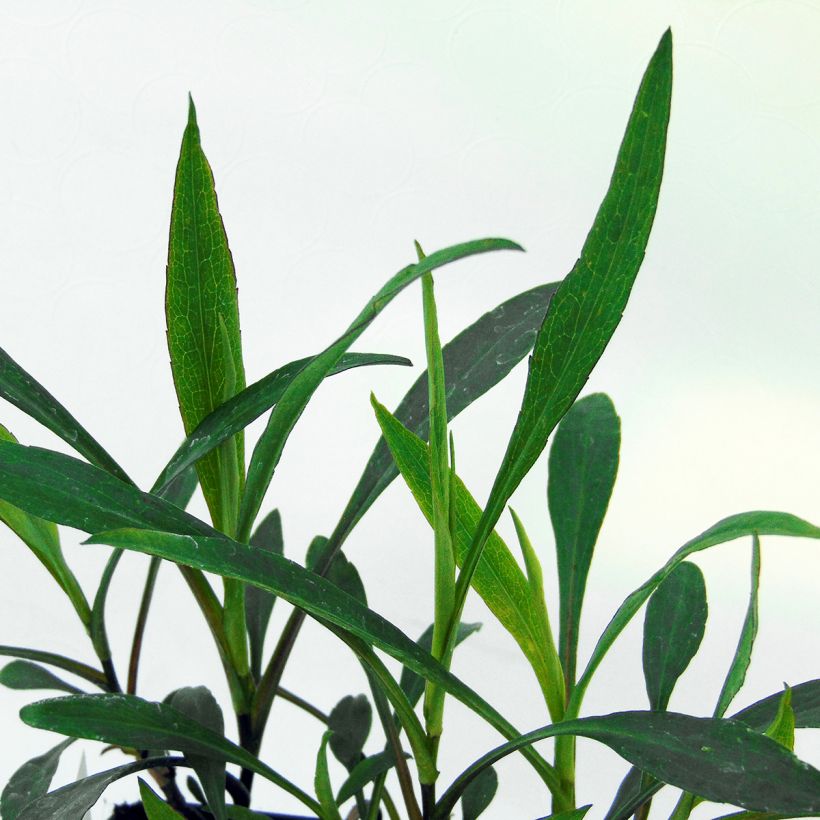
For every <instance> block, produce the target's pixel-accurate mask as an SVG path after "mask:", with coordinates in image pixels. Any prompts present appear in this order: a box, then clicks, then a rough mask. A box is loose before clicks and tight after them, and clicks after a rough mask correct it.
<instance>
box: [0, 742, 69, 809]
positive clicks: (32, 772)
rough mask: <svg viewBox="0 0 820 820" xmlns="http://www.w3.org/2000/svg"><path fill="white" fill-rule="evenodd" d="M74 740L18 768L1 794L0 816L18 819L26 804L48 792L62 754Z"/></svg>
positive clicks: (61, 744) (59, 744)
mask: <svg viewBox="0 0 820 820" xmlns="http://www.w3.org/2000/svg"><path fill="white" fill-rule="evenodd" d="M73 742H74V738H69V739H68V740H64V741H63V742H62V743H58V744H57V745H56V746H55V747H54V748H53V749H49V750H48V751H47V752H45V754H41V755H38V756H37V757H34V758H32V759H31V760H29V761H27V762H26V763H24V764H23V765H22V766H21V767H20V768H19V769H17V771H16V772H15V773H14V774H13V775H12V776H11V779H10V780H9V782H8V783H7V784H6V786H5V788H4V789H3V793H2V795H0V817H3V820H17V818H18V817H19V816H20V814H21V813H22V811H23V809H25V808H26V806H28V805H29V804H30V803H32V802H33V801H34V800H37V799H38V798H39V797H42V796H43V795H44V794H46V792H48V787H49V786H50V785H51V779H52V778H53V777H54V773H55V772H56V771H57V766H58V765H59V763H60V756H61V755H62V753H63V752H64V751H65V750H66V749H67V748H68V747H69V746H70V745H71V744H72V743H73Z"/></svg>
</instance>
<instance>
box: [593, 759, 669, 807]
mask: <svg viewBox="0 0 820 820" xmlns="http://www.w3.org/2000/svg"><path fill="white" fill-rule="evenodd" d="M665 785H666V784H665V783H658V782H657V781H656V780H655V779H654V778H652V777H649V775H647V774H644V773H643V772H642V771H641V770H640V769H639V768H637V767H636V766H633V767H632V768H631V769H630V770H629V771H628V772H627V773H626V776H625V777H624V779H623V780H622V781H621V785H620V786H619V787H618V791H617V792H616V794H615V799H614V800H613V801H612V805H611V806H610V807H609V811H608V812H607V813H606V816H605V817H604V820H616V818H621V820H626V818H628V817H631V816H632V815H633V814H634V813H635V812H636V811H637V810H638V808H640V807H641V806H642V805H643V804H644V802H646V800H648V799H650V798H651V797H652V796H653V795H654V794H655V793H656V792H658V791H659V790H660V789H662V788H663V787H664V786H665Z"/></svg>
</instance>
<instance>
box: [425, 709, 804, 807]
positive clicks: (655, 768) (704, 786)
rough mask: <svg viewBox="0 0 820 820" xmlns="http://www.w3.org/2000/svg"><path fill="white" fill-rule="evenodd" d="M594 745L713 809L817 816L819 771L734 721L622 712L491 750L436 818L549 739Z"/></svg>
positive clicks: (566, 725)
mask: <svg viewBox="0 0 820 820" xmlns="http://www.w3.org/2000/svg"><path fill="white" fill-rule="evenodd" d="M562 735H576V736H580V737H586V738H589V739H590V740H597V741H598V742H600V743H604V744H605V745H607V746H609V747H610V748H611V749H612V750H613V751H615V752H617V753H618V754H619V755H620V756H621V757H623V758H625V759H626V760H628V761H629V762H630V763H632V764H633V765H635V766H637V767H638V768H640V769H642V770H644V771H646V772H649V773H650V774H651V775H652V776H653V777H655V778H657V779H658V780H662V781H663V782H664V783H670V784H672V785H673V786H678V787H679V788H681V789H683V790H684V791H688V792H692V793H694V794H699V795H701V796H702V797H704V798H705V799H707V800H712V801H714V802H716V803H730V804H732V805H737V806H741V807H742V808H747V809H752V810H754V811H772V812H778V813H787V812H811V811H815V812H816V811H820V771H818V770H817V769H815V768H813V767H812V766H809V765H808V764H807V763H804V762H803V761H802V760H799V759H798V758H796V757H795V756H794V755H793V754H792V753H791V752H789V751H788V750H787V749H785V748H783V747H782V746H781V745H780V744H778V743H776V742H775V741H773V740H771V739H770V738H768V737H766V736H765V735H762V734H759V733H757V732H755V731H753V730H752V729H750V728H748V727H746V726H744V725H743V724H741V723H738V722H736V721H734V720H723V719H716V718H695V717H691V716H689V715H680V714H676V713H675V712H619V713H616V714H612V715H604V716H602V717H591V718H582V719H580V720H568V721H564V722H562V723H556V724H553V725H551V726H545V727H543V728H542V729H536V730H535V731H534V732H528V733H527V734H525V735H522V736H521V737H519V738H517V739H515V740H513V741H511V742H509V743H505V744H503V745H502V746H499V747H497V748H496V749H493V750H492V751H490V752H488V753H487V754H486V755H484V756H483V757H482V758H480V759H479V760H477V761H476V762H475V763H474V764H473V765H472V766H470V767H469V768H468V769H467V770H466V771H465V772H463V773H462V774H461V775H459V777H458V778H457V779H456V780H455V782H454V783H453V785H452V786H450V788H449V789H448V790H447V791H446V792H445V794H444V795H443V796H442V797H441V799H440V800H439V802H438V804H437V805H436V809H435V811H434V813H433V817H434V819H435V820H440V819H442V818H445V817H447V816H448V812H450V811H452V809H453V807H454V806H455V803H456V801H457V800H458V798H459V797H460V795H461V793H462V791H463V790H464V788H465V787H466V786H467V785H468V784H469V782H470V780H472V778H473V777H475V776H477V775H478V774H480V773H481V772H482V771H483V770H484V769H485V768H487V767H488V766H492V765H493V764H495V763H497V762H498V761H499V760H501V759H502V758H503V757H505V756H506V755H508V754H510V753H511V752H513V751H516V750H518V749H520V748H522V747H523V746H526V745H528V744H531V743H534V742H535V741H537V740H542V739H544V738H548V737H559V736H562Z"/></svg>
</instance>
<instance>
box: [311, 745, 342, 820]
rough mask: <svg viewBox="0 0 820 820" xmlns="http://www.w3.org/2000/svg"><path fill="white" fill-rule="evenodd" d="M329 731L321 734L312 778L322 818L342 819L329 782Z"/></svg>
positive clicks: (325, 819)
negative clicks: (314, 772) (314, 773)
mask: <svg viewBox="0 0 820 820" xmlns="http://www.w3.org/2000/svg"><path fill="white" fill-rule="evenodd" d="M330 737H331V733H330V732H325V733H324V734H323V735H322V743H321V745H320V746H319V754H318V755H317V756H316V775H315V777H314V778H313V785H314V788H315V791H316V797H317V798H319V804H320V805H321V807H322V818H323V820H342V817H341V815H340V814H339V810H338V808H336V800H335V798H334V797H333V786H332V785H331V783H330V772H329V771H328V768H327V743H328V740H330Z"/></svg>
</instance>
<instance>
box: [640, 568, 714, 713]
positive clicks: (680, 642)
mask: <svg viewBox="0 0 820 820" xmlns="http://www.w3.org/2000/svg"><path fill="white" fill-rule="evenodd" d="M707 615H708V608H707V605H706V583H705V581H704V580H703V573H702V572H701V571H700V568H699V567H697V566H696V565H695V564H692V563H690V562H689V561H684V562H683V563H681V564H678V566H677V567H675V569H674V570H673V571H672V572H671V573H669V575H668V576H667V578H666V579H665V580H664V581H663V583H662V584H661V585H660V586H659V587H658V588H657V589H656V590H655V592H654V593H653V594H652V597H651V598H650V599H649V604H648V605H647V607H646V619H645V620H644V627H643V674H644V679H645V680H646V693H647V695H648V697H649V708H650V709H652V710H654V711H660V712H662V711H664V710H665V709H666V708H667V706H668V704H669V698H670V696H671V695H672V690H673V689H674V688H675V684H676V683H677V681H678V678H679V677H680V676H681V675H682V674H683V673H684V672H685V671H686V667H687V666H689V663H690V661H691V660H692V658H694V657H695V655H696V654H697V651H698V649H699V648H700V643H701V641H702V640H703V633H704V631H705V629H706V618H707Z"/></svg>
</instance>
